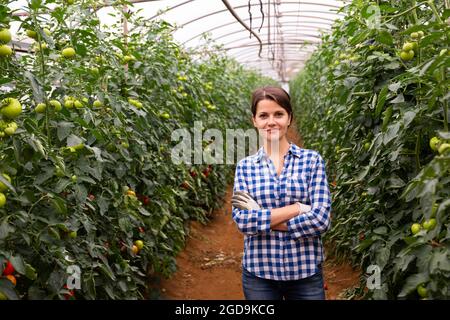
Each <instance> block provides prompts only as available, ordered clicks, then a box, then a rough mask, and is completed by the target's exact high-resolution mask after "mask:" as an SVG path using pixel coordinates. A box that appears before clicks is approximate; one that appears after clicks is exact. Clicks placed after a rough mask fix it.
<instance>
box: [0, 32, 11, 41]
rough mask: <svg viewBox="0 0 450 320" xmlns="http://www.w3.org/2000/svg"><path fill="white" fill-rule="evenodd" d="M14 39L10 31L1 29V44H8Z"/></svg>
mask: <svg viewBox="0 0 450 320" xmlns="http://www.w3.org/2000/svg"><path fill="white" fill-rule="evenodd" d="M11 39H12V36H11V31H9V30H8V29H1V30H0V42H3V43H8V42H10V41H11Z"/></svg>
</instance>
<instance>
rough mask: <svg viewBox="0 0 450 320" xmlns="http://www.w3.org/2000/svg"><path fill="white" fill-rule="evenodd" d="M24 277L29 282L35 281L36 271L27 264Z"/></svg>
mask: <svg viewBox="0 0 450 320" xmlns="http://www.w3.org/2000/svg"><path fill="white" fill-rule="evenodd" d="M25 276H26V277H27V278H28V279H30V280H36V278H37V273H36V269H34V268H33V267H32V266H31V265H30V264H28V263H26V264H25Z"/></svg>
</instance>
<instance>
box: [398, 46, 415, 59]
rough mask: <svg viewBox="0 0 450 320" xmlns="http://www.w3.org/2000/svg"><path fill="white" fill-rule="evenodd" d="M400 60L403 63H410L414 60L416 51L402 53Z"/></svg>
mask: <svg viewBox="0 0 450 320" xmlns="http://www.w3.org/2000/svg"><path fill="white" fill-rule="evenodd" d="M400 58H401V59H402V60H403V61H410V60H412V58H414V50H412V49H411V50H409V51H402V52H400Z"/></svg>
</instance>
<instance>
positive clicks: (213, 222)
mask: <svg viewBox="0 0 450 320" xmlns="http://www.w3.org/2000/svg"><path fill="white" fill-rule="evenodd" d="M296 132H297V130H295V127H294V128H292V127H291V130H290V131H289V134H288V138H289V140H290V141H293V142H294V143H296V144H297V145H299V146H302V145H303V143H302V141H301V139H300V138H299V136H298V134H297V133H296ZM232 193H233V190H232V186H229V187H228V190H227V193H226V196H225V199H224V206H223V208H221V209H220V210H216V211H215V212H214V213H213V215H212V216H211V217H210V222H209V223H208V224H207V225H202V224H200V223H198V222H195V221H193V222H191V229H190V233H189V237H188V240H187V242H186V247H185V249H184V250H183V251H182V252H181V253H180V254H179V255H178V257H177V266H178V270H177V272H175V274H173V275H172V277H171V278H169V279H162V280H161V283H160V289H161V298H162V299H185V300H190V299H194V300H216V299H218V300H241V299H244V294H243V292H242V284H241V258H242V252H243V244H244V237H243V235H242V234H241V233H240V232H239V231H238V229H237V227H236V225H235V223H234V222H233V220H232V218H231V196H232ZM324 277H325V284H326V289H327V290H326V291H325V292H326V298H327V299H340V298H341V296H340V294H341V293H342V292H343V291H344V290H345V289H348V288H352V287H354V286H356V285H357V284H358V281H359V272H358V271H357V270H353V269H352V267H351V266H350V264H345V263H344V264H337V263H336V262H335V261H334V260H333V259H332V258H330V257H327V258H326V261H325V263H324Z"/></svg>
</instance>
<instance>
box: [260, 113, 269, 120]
mask: <svg viewBox="0 0 450 320" xmlns="http://www.w3.org/2000/svg"><path fill="white" fill-rule="evenodd" d="M259 117H260V118H262V119H264V118H267V115H265V114H260V115H259Z"/></svg>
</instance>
